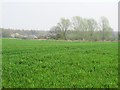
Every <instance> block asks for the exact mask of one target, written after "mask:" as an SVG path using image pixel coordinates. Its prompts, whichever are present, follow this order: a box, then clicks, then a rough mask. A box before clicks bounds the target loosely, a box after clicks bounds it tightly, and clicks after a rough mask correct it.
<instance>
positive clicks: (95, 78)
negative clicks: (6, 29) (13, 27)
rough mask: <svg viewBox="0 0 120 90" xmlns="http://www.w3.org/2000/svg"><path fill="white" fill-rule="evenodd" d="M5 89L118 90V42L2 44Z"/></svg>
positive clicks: (28, 42) (29, 42)
mask: <svg viewBox="0 0 120 90" xmlns="http://www.w3.org/2000/svg"><path fill="white" fill-rule="evenodd" d="M2 55H3V56H2V69H3V73H2V75H3V77H2V78H3V81H2V84H3V87H4V88H13V87H16V88H20V87H22V88H76V87H77V88H100V87H103V88H108V87H109V88H115V87H118V43H117V42H78V41H76V42H67V41H54V40H18V39H3V40H2Z"/></svg>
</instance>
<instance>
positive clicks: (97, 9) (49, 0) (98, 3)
mask: <svg viewBox="0 0 120 90" xmlns="http://www.w3.org/2000/svg"><path fill="white" fill-rule="evenodd" d="M117 4H118V1H117V0H80V1H77V0H69V1H68V0H56V1H55V0H44V1H43V0H39V1H38V0H29V1H28V0H26V1H25V0H24V1H23V0H18V1H17V0H16V1H15V0H9V1H8V0H4V2H2V3H1V6H0V10H1V12H2V14H1V19H2V22H1V27H4V28H14V29H37V30H49V28H51V27H52V26H54V25H56V24H57V22H59V20H60V18H61V17H65V18H69V19H71V18H72V17H73V16H81V17H83V18H94V19H95V20H97V21H99V19H100V17H101V16H106V17H107V18H108V19H109V22H110V25H111V27H112V28H113V29H114V30H118V5H117Z"/></svg>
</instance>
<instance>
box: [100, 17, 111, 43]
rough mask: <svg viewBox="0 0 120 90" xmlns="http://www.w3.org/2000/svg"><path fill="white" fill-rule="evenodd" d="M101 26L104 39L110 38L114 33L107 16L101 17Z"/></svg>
mask: <svg viewBox="0 0 120 90" xmlns="http://www.w3.org/2000/svg"><path fill="white" fill-rule="evenodd" d="M100 28H101V32H102V40H103V41H104V40H106V39H109V37H110V36H111V34H112V28H111V27H110V25H109V21H108V19H107V18H106V17H101V22H100Z"/></svg>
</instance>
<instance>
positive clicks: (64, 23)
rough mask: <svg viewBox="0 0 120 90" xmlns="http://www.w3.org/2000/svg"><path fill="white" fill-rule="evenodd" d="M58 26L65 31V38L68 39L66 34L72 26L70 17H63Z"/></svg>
mask: <svg viewBox="0 0 120 90" xmlns="http://www.w3.org/2000/svg"><path fill="white" fill-rule="evenodd" d="M57 27H58V28H59V29H60V30H61V32H62V33H63V38H64V39H65V40H67V37H66V34H67V30H68V29H69V27H70V21H69V19H65V18H61V20H60V22H59V23H58V24H57Z"/></svg>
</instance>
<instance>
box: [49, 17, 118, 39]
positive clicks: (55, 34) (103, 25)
mask: <svg viewBox="0 0 120 90" xmlns="http://www.w3.org/2000/svg"><path fill="white" fill-rule="evenodd" d="M115 34H116V33H114V31H113V29H112V28H111V26H110V24H109V21H108V19H107V18H106V17H101V18H100V22H97V21H96V20H95V19H93V18H89V19H87V18H82V17H79V16H75V17H73V18H72V19H71V20H69V19H67V18H61V19H60V21H59V22H58V23H57V25H55V26H53V27H52V28H51V29H50V35H51V36H50V37H51V38H54V39H64V40H88V41H100V40H102V41H109V40H117V38H118V37H117V35H115Z"/></svg>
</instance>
